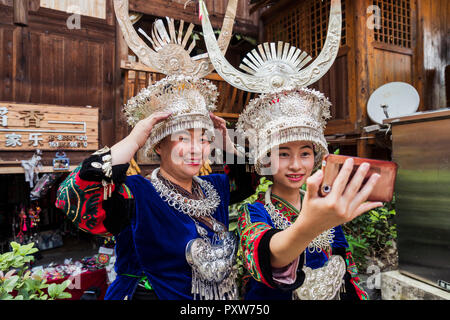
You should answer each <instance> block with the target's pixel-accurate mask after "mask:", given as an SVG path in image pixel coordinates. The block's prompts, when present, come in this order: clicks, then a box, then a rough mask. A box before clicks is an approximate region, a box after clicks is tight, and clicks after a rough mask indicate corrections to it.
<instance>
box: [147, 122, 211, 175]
mask: <svg viewBox="0 0 450 320" xmlns="http://www.w3.org/2000/svg"><path fill="white" fill-rule="evenodd" d="M155 151H156V152H157V153H158V154H159V156H160V157H161V168H163V169H164V170H165V171H166V172H168V173H170V175H172V176H173V177H177V178H179V179H192V177H193V176H195V175H197V174H198V172H199V170H200V168H201V167H202V166H203V164H204V163H205V161H206V159H207V158H208V155H209V153H210V139H209V138H208V136H207V135H206V133H205V130H202V129H190V130H185V131H180V132H177V133H174V134H172V135H170V136H168V137H166V138H164V139H163V140H162V141H161V142H160V143H159V144H158V145H157V146H156V147H155Z"/></svg>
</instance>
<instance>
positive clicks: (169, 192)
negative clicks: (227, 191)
mask: <svg viewBox="0 0 450 320" xmlns="http://www.w3.org/2000/svg"><path fill="white" fill-rule="evenodd" d="M159 169H160V168H156V169H155V170H153V172H152V176H151V179H150V180H151V182H152V184H153V187H155V189H156V191H157V192H158V193H159V196H160V197H161V199H162V200H163V201H165V202H167V204H168V205H169V206H171V207H173V208H174V209H175V210H177V211H181V212H183V213H184V214H187V215H189V216H191V217H200V216H210V215H212V214H213V213H214V211H215V210H216V209H217V207H218V206H219V204H220V197H219V194H218V193H217V191H216V189H215V188H214V186H213V185H212V184H211V183H209V182H208V181H205V180H202V179H200V178H198V177H193V179H194V180H195V182H197V183H198V184H199V185H200V187H201V188H202V189H203V192H204V193H205V197H204V199H199V200H196V199H190V198H188V197H185V196H183V195H181V194H180V193H179V192H178V190H176V189H175V188H174V187H169V186H167V185H165V184H164V183H163V182H162V181H161V180H160V179H159V178H158V172H159Z"/></svg>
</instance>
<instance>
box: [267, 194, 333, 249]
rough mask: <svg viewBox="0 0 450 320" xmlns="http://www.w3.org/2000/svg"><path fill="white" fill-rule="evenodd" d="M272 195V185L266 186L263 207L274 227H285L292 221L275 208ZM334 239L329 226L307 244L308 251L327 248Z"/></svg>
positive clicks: (282, 228)
mask: <svg viewBox="0 0 450 320" xmlns="http://www.w3.org/2000/svg"><path fill="white" fill-rule="evenodd" d="M271 195H272V187H271V186H270V187H269V188H267V191H266V194H265V198H264V200H265V201H264V202H265V204H264V208H266V210H267V212H268V213H269V215H270V219H271V220H272V223H273V224H274V226H275V228H277V229H280V230H285V229H287V228H288V227H289V226H290V225H292V222H290V221H289V220H288V219H287V218H286V217H285V216H284V215H283V214H282V213H281V212H280V211H279V210H277V209H276V208H275V206H274V205H273V203H272V200H271ZM333 239H334V228H331V229H329V230H327V231H324V232H323V233H321V234H320V235H319V236H317V237H316V238H315V239H314V240H313V241H311V243H310V244H309V245H308V251H309V252H310V253H314V251H317V252H321V251H322V250H323V249H327V248H329V247H330V246H331V244H332V243H333Z"/></svg>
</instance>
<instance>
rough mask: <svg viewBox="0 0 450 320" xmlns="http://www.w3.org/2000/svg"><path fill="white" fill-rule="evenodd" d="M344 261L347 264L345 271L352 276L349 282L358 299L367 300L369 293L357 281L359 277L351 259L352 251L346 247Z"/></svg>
mask: <svg viewBox="0 0 450 320" xmlns="http://www.w3.org/2000/svg"><path fill="white" fill-rule="evenodd" d="M345 255H346V258H345V263H346V264H347V271H348V272H349V273H350V275H351V276H352V278H351V279H350V283H351V284H353V286H354V287H355V290H356V294H357V295H358V297H359V299H360V300H369V295H368V294H367V292H365V291H364V288H363V287H362V286H361V284H360V283H359V281H360V279H359V277H358V268H357V267H356V264H355V262H354V261H353V256H352V252H351V251H350V250H348V249H347V252H346V253H345Z"/></svg>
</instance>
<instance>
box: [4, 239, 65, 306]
mask: <svg viewBox="0 0 450 320" xmlns="http://www.w3.org/2000/svg"><path fill="white" fill-rule="evenodd" d="M11 248H12V251H10V252H6V253H4V254H2V255H0V300H55V299H68V298H71V297H72V295H71V294H70V293H68V292H64V290H66V288H67V287H68V286H69V285H70V283H71V282H70V280H66V281H64V282H63V283H61V284H54V283H52V284H50V285H48V284H47V283H46V279H45V278H43V275H42V273H43V272H40V273H36V274H31V270H30V267H29V264H30V262H31V261H33V260H34V257H33V256H32V254H33V253H36V252H37V251H38V249H37V248H34V243H29V244H26V245H20V244H18V243H17V242H11ZM44 289H47V293H45V291H44Z"/></svg>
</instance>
